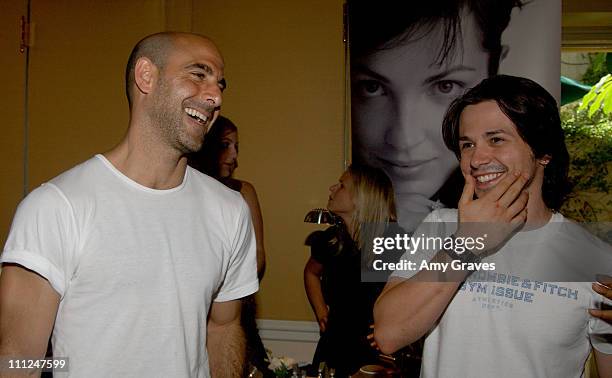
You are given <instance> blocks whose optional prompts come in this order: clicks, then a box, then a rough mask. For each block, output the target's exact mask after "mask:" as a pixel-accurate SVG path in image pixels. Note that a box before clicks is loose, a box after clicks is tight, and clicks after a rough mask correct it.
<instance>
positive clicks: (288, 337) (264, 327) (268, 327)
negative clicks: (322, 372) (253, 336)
mask: <svg viewBox="0 0 612 378" xmlns="http://www.w3.org/2000/svg"><path fill="white" fill-rule="evenodd" d="M257 327H258V328H259V336H260V337H261V340H262V341H263V343H264V346H265V347H266V348H267V349H270V350H271V351H272V353H273V355H274V356H286V357H291V358H293V359H295V360H297V361H298V362H301V363H304V362H310V361H311V359H312V356H313V354H314V351H315V348H316V346H317V342H318V341H319V325H318V324H317V323H316V322H306V321H295V320H273V319H257Z"/></svg>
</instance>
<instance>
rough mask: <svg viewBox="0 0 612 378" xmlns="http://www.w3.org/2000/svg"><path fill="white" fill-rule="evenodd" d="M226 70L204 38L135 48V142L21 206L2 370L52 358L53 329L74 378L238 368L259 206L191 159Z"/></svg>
mask: <svg viewBox="0 0 612 378" xmlns="http://www.w3.org/2000/svg"><path fill="white" fill-rule="evenodd" d="M223 67H224V62H223V58H222V57H221V54H220V52H219V50H218V49H217V47H216V46H215V45H214V43H213V42H212V41H211V40H209V39H208V38H205V37H203V36H199V35H195V34H188V33H159V34H154V35H151V36H148V37H146V38H144V39H143V40H141V41H140V42H138V44H137V45H136V46H135V47H134V49H133V51H132V53H131V55H130V58H129V61H128V64H127V69H126V92H127V97H128V102H129V106H130V121H129V127H128V130H127V135H126V137H125V138H124V139H123V140H122V141H121V142H120V143H119V144H118V145H117V146H116V147H114V148H113V149H111V150H110V151H108V152H106V153H104V154H99V155H96V156H95V157H93V158H91V159H89V160H87V161H85V162H84V163H82V164H80V165H78V166H76V167H74V168H72V169H70V170H68V171H67V172H65V173H63V174H61V175H60V176H58V177H56V178H54V179H52V180H51V181H49V182H48V183H46V184H44V185H42V186H41V187H39V188H37V189H36V190H34V191H33V192H32V193H31V194H30V195H28V197H27V198H26V199H25V200H24V201H23V202H22V203H21V205H20V206H19V209H18V211H17V214H16V215H15V218H14V221H13V225H12V227H11V232H10V235H9V237H8V240H7V243H6V245H5V247H4V252H3V254H2V256H1V259H0V261H1V262H2V263H3V269H2V275H1V276H0V357H2V358H3V359H2V360H1V361H2V365H0V376H5V374H8V375H11V374H12V373H13V372H12V371H10V370H8V367H7V366H5V365H4V363H5V362H6V361H7V360H8V359H19V360H22V359H38V358H41V357H42V356H44V353H45V350H46V348H47V342H48V340H49V335H50V334H51V332H52V342H53V355H54V356H55V357H58V358H59V357H67V358H69V366H68V371H67V373H66V374H65V375H66V376H75V377H98V376H100V377H109V376H115V377H145V376H160V377H162V376H163V377H209V376H211V372H212V375H213V376H215V377H225V376H232V377H238V376H241V369H242V365H243V361H244V336H243V334H242V330H241V327H240V300H239V299H240V298H242V297H244V296H247V295H249V294H252V293H253V292H255V291H257V288H258V281H257V275H256V272H257V269H256V263H255V240H254V236H253V231H252V226H251V223H250V216H249V210H248V208H247V205H246V204H245V202H244V200H243V199H242V197H241V196H240V194H239V193H237V192H234V191H232V190H230V189H228V188H226V187H225V186H224V185H223V184H221V183H219V182H217V181H216V180H214V179H212V178H210V177H208V176H205V175H203V174H200V173H199V172H197V171H195V170H194V169H191V168H189V167H187V157H186V154H188V153H190V152H194V151H196V150H198V149H199V148H200V147H201V145H202V142H203V138H204V135H205V134H206V132H207V131H208V128H209V127H210V125H211V124H212V123H213V122H214V121H215V119H216V118H217V116H218V114H219V109H220V106H221V101H222V91H223V89H224V88H225V80H224V77H223ZM209 368H210V370H209ZM15 373H16V374H17V373H21V371H16V372H15ZM54 374H55V375H56V376H62V374H63V373H62V372H56V373H54Z"/></svg>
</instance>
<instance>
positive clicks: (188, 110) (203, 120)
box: [185, 108, 208, 124]
mask: <svg viewBox="0 0 612 378" xmlns="http://www.w3.org/2000/svg"><path fill="white" fill-rule="evenodd" d="M185 113H187V114H188V115H189V116H190V117H191V118H194V119H195V120H196V121H198V122H200V123H201V124H204V123H206V121H207V120H208V117H206V116H205V115H204V114H202V113H200V112H199V111H197V110H195V109H192V108H185Z"/></svg>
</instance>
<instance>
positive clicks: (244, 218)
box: [215, 201, 259, 302]
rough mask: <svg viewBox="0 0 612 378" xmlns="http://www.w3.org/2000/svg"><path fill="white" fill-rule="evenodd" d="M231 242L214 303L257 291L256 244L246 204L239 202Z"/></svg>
mask: <svg viewBox="0 0 612 378" xmlns="http://www.w3.org/2000/svg"><path fill="white" fill-rule="evenodd" d="M232 236H233V240H231V256H230V261H229V266H228V269H227V272H226V273H225V279H224V281H223V285H222V286H221V289H220V290H219V292H218V294H217V296H216V298H215V301H216V302H225V301H231V300H234V299H238V298H242V297H245V296H247V295H249V294H253V293H254V292H256V291H257V290H258V289H259V281H258V279H257V257H256V254H257V243H256V242H255V231H254V230H253V225H252V224H251V217H250V213H249V210H248V207H247V204H246V202H244V201H241V207H240V213H239V214H238V217H237V219H236V225H235V232H234V234H233V235H232Z"/></svg>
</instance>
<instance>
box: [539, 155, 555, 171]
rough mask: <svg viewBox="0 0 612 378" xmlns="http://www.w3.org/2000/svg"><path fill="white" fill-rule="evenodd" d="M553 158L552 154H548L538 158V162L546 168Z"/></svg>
mask: <svg viewBox="0 0 612 378" xmlns="http://www.w3.org/2000/svg"><path fill="white" fill-rule="evenodd" d="M551 159H552V156H550V155H548V154H546V155H544V156H542V157H541V158H539V159H538V164H540V165H541V166H543V167H544V168H546V166H547V165H548V163H550V160H551Z"/></svg>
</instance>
